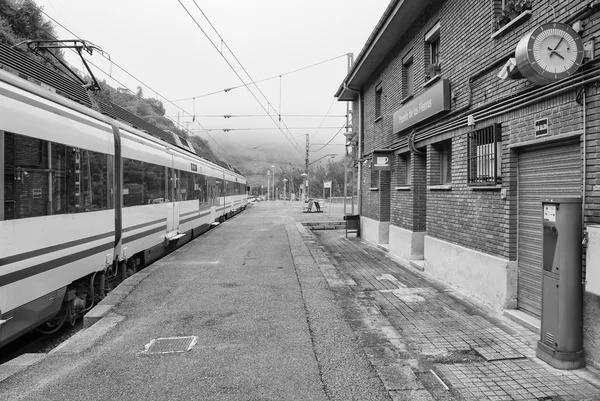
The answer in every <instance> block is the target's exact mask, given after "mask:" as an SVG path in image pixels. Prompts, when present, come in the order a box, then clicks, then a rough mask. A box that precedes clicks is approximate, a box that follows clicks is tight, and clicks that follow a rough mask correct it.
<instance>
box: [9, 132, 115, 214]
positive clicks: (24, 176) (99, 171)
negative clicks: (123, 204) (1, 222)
mask: <svg viewBox="0 0 600 401" xmlns="http://www.w3.org/2000/svg"><path fill="white" fill-rule="evenodd" d="M4 145H5V146H4V149H5V150H4V160H5V170H4V218H5V219H6V220H12V219H22V218H28V217H37V216H46V215H52V214H64V213H78V212H87V211H94V210H103V209H107V208H112V207H113V206H112V203H113V202H112V197H113V195H112V183H113V179H112V168H113V167H112V160H113V158H112V156H109V155H105V154H102V153H97V152H92V151H89V150H84V149H79V148H73V147H69V146H65V145H62V144H59V143H52V142H48V141H44V140H41V139H36V138H31V137H27V136H24V135H19V134H14V133H8V132H7V133H5V135H4Z"/></svg>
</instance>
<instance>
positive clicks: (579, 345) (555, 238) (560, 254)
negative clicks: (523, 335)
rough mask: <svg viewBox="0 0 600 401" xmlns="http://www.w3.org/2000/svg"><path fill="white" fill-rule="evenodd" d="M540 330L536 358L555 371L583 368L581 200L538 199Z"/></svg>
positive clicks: (570, 198) (569, 198)
mask: <svg viewBox="0 0 600 401" xmlns="http://www.w3.org/2000/svg"><path fill="white" fill-rule="evenodd" d="M542 211H543V212H542V213H543V216H542V225H543V230H542V327H541V332H540V340H539V341H538V344H537V351H536V354H537V356H538V358H540V359H542V360H543V361H545V362H547V363H548V364H550V365H551V366H554V367H555V368H558V369H578V368H581V367H583V366H584V364H585V360H584V355H583V283H582V279H581V239H582V226H581V198H580V197H560V198H552V199H543V200H542Z"/></svg>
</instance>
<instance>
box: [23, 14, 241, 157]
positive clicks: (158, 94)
mask: <svg viewBox="0 0 600 401" xmlns="http://www.w3.org/2000/svg"><path fill="white" fill-rule="evenodd" d="M35 7H36V8H37V9H38V10H39V11H40V12H41V13H42V14H44V15H45V16H46V17H48V18H50V19H51V20H52V21H53V22H54V23H56V24H57V25H59V26H60V27H61V28H63V29H64V30H65V31H67V32H69V33H70V34H71V35H73V36H75V37H76V38H77V39H79V40H82V39H81V38H80V37H79V36H78V35H77V34H75V33H74V32H73V31H71V30H70V29H69V28H67V27H66V26H64V25H63V24H61V23H60V22H59V21H57V20H56V19H54V18H52V16H50V15H49V14H47V13H46V12H45V11H44V10H43V9H42V8H41V7H39V6H37V5H35ZM55 39H56V40H59V39H58V38H55ZM71 50H72V51H75V50H74V49H71ZM100 54H101V55H102V56H103V57H104V58H106V59H107V60H109V61H110V62H111V68H112V65H115V66H116V67H117V68H119V69H120V70H121V71H123V72H124V73H126V74H127V75H129V76H130V77H131V78H133V79H135V80H136V81H137V82H139V83H141V84H142V85H144V86H145V87H146V88H148V89H150V90H151V91H152V92H154V93H155V94H156V95H157V96H160V97H161V98H162V99H164V100H165V101H166V102H167V103H169V104H171V105H173V106H174V107H176V108H177V109H179V110H181V111H183V112H184V113H185V114H187V115H189V116H192V117H193V115H192V114H190V113H188V112H187V111H185V110H184V109H183V108H181V107H180V106H178V105H176V104H174V103H173V102H172V101H170V100H169V99H167V98H166V97H164V96H162V95H161V94H160V93H158V92H157V91H156V90H154V89H152V88H151V87H150V86H149V85H147V84H145V83H144V82H142V81H141V80H140V79H139V78H137V77H136V76H134V75H133V74H131V73H130V72H129V71H127V70H126V69H124V68H123V67H121V66H120V65H119V64H117V63H116V62H114V61H113V60H111V59H110V58H109V57H107V56H106V55H105V54H103V53H100ZM81 57H83V55H81ZM87 62H88V63H89V64H91V65H93V66H94V67H95V68H96V69H98V70H99V71H101V72H102V73H104V74H105V75H106V76H108V77H110V78H111V79H112V80H114V81H115V82H117V83H118V84H119V85H121V86H122V87H124V88H126V89H127V90H129V91H130V92H131V93H135V92H133V91H132V90H131V89H129V88H128V87H127V85H125V84H123V83H122V82H120V81H119V80H117V79H116V78H115V77H113V76H112V73H111V74H108V73H106V71H104V70H103V69H101V68H100V67H98V66H97V65H96V64H94V63H93V62H91V61H90V60H87ZM136 97H137V98H139V99H141V100H143V101H145V102H146V103H148V104H150V103H149V102H148V101H147V100H146V99H144V98H143V97H141V96H137V94H136ZM165 117H166V118H168V119H169V120H171V121H172V122H173V123H174V124H175V125H176V126H178V127H180V128H181V129H183V130H184V131H187V130H186V129H185V127H183V126H182V125H181V124H179V123H178V122H177V121H175V120H173V119H172V118H171V117H169V116H166V115H165ZM198 125H200V127H201V128H202V124H200V123H198ZM205 132H206V131H205ZM206 135H207V136H208V137H209V138H210V139H211V140H212V141H213V142H214V143H215V144H216V145H217V146H218V147H219V148H220V149H221V150H222V151H223V152H224V153H222V154H221V156H222V157H224V156H226V157H228V158H234V157H233V156H232V155H230V154H229V153H227V151H226V150H225V149H223V147H222V146H221V145H220V144H219V143H218V142H217V141H216V140H215V139H214V138H213V137H211V136H210V134H208V132H206ZM219 153H220V152H219Z"/></svg>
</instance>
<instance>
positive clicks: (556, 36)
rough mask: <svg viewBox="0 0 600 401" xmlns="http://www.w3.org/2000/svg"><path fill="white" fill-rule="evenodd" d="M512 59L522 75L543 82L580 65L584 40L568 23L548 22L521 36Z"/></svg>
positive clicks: (562, 74) (552, 79) (570, 73)
mask: <svg viewBox="0 0 600 401" xmlns="http://www.w3.org/2000/svg"><path fill="white" fill-rule="evenodd" d="M515 59H516V61H517V68H518V69H519V72H521V74H523V76H524V77H525V78H527V79H528V80H530V81H531V82H534V83H536V84H540V85H546V84H549V83H552V82H554V81H558V80H560V79H563V78H566V77H568V76H570V75H572V74H574V73H575V72H576V71H577V70H578V69H579V67H580V66H581V63H582V61H583V43H582V41H581V37H579V35H578V34H577V32H575V31H574V30H573V29H572V28H571V27H570V26H568V25H565V24H561V23H558V22H550V23H547V24H543V25H540V26H539V27H537V28H536V29H534V30H533V31H532V32H529V33H528V34H527V35H525V36H523V38H521V40H520V41H519V43H518V44H517V48H516V50H515Z"/></svg>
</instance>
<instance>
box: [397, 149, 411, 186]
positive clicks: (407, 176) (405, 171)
mask: <svg viewBox="0 0 600 401" xmlns="http://www.w3.org/2000/svg"><path fill="white" fill-rule="evenodd" d="M410 159H411V155H410V152H408V153H404V154H402V155H400V169H399V170H400V177H399V184H400V185H410V184H411V183H412V179H411V175H412V170H411V166H410V162H411V160H410Z"/></svg>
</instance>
